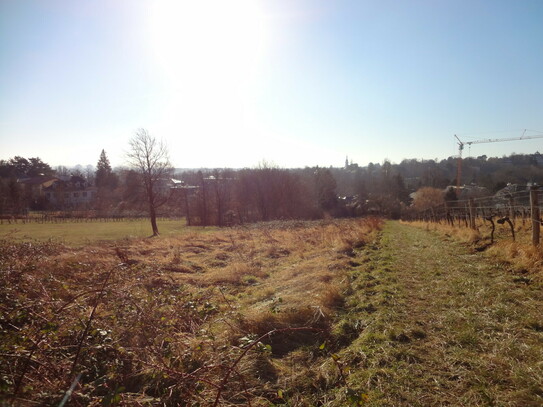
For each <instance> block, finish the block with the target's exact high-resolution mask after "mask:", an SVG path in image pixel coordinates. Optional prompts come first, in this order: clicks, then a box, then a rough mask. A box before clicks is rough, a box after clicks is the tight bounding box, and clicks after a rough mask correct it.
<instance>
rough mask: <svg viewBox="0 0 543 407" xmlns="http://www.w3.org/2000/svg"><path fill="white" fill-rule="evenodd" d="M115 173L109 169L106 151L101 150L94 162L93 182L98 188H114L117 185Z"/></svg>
mask: <svg viewBox="0 0 543 407" xmlns="http://www.w3.org/2000/svg"><path fill="white" fill-rule="evenodd" d="M117 183H118V180H117V175H116V174H115V173H114V172H113V171H112V170H111V165H110V164H109V159H108V158H107V155H106V152H105V151H104V150H102V152H101V153H100V159H99V160H98V164H96V174H95V184H96V186H97V187H98V188H104V187H105V188H109V189H114V188H116V187H117Z"/></svg>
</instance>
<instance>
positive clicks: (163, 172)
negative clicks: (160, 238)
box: [127, 129, 173, 236]
mask: <svg viewBox="0 0 543 407" xmlns="http://www.w3.org/2000/svg"><path fill="white" fill-rule="evenodd" d="M127 157H128V162H129V164H130V166H131V167H133V168H134V169H135V170H136V171H137V172H138V173H139V175H140V177H141V182H142V184H143V187H144V191H145V196H146V199H147V204H148V208H149V209H148V210H149V218H150V220H151V227H152V228H153V236H157V235H158V234H159V233H158V227H157V223H156V213H157V209H158V208H159V207H160V206H162V205H164V204H165V203H166V202H167V200H168V198H169V192H170V191H169V188H168V185H167V181H168V180H169V178H171V174H172V171H173V168H172V166H171V165H170V161H169V158H168V149H167V147H166V145H165V144H164V143H163V142H162V141H157V140H156V139H155V138H154V137H152V136H151V135H150V134H149V132H148V131H147V130H145V129H138V130H137V131H136V134H135V135H134V137H132V139H130V151H129V152H128V153H127Z"/></svg>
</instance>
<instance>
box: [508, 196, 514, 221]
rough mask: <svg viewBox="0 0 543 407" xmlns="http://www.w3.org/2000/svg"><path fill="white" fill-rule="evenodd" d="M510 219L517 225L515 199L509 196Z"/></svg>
mask: <svg viewBox="0 0 543 407" xmlns="http://www.w3.org/2000/svg"><path fill="white" fill-rule="evenodd" d="M509 219H511V221H512V222H513V223H515V197H514V196H513V195H509Z"/></svg>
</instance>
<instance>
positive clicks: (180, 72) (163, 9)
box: [148, 0, 266, 137]
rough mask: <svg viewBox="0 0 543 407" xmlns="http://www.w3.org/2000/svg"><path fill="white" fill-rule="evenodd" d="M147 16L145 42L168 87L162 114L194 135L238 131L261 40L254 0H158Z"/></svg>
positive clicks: (258, 11)
mask: <svg viewBox="0 0 543 407" xmlns="http://www.w3.org/2000/svg"><path fill="white" fill-rule="evenodd" d="M148 16H149V31H148V39H149V44H148V46H149V48H150V50H151V53H152V55H153V58H154V61H155V64H157V68H158V70H159V71H160V75H161V77H162V80H163V85H162V86H163V87H164V88H165V89H166V90H167V92H166V96H165V99H167V102H166V103H165V106H166V108H165V111H164V112H163V120H166V121H168V122H169V125H170V126H175V124H174V122H175V123H177V124H178V125H182V126H183V131H190V132H191V133H192V134H194V135H196V136H197V135H198V134H200V135H202V136H203V135H204V134H209V133H212V132H215V133H216V132H218V131H221V132H222V133H223V134H224V132H225V131H226V132H228V131H229V129H230V131H232V132H238V134H240V133H243V130H242V129H240V128H239V123H240V122H243V121H244V119H247V106H248V105H250V103H248V100H250V99H251V98H252V96H253V95H252V90H251V89H252V86H253V85H254V82H255V77H256V76H257V71H258V65H259V61H260V59H261V58H260V57H261V55H262V52H263V48H264V44H265V42H266V20H265V18H264V15H263V12H262V10H261V9H260V8H259V2H257V1H256V0H228V1H225V0H198V1H185V0H163V1H161V0H158V1H156V2H152V3H151V6H150V10H149V15H148ZM180 123H181V124H180ZM175 127H177V126H175ZM225 136H226V135H225ZM238 137H239V136H238Z"/></svg>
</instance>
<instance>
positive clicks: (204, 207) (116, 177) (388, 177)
mask: <svg viewBox="0 0 543 407" xmlns="http://www.w3.org/2000/svg"><path fill="white" fill-rule="evenodd" d="M126 158H127V163H128V165H127V166H126V167H124V168H117V169H113V168H112V167H111V165H110V162H109V159H108V157H107V154H106V152H105V151H104V150H102V152H101V154H100V157H99V158H98V161H97V164H96V167H95V168H89V167H87V168H86V169H84V171H82V170H83V168H82V167H79V168H75V169H73V171H70V170H68V169H66V168H65V167H57V168H56V169H53V168H51V167H50V166H49V165H48V164H46V163H44V162H43V161H42V160H41V159H39V158H29V159H26V158H23V157H14V158H12V159H9V160H1V161H0V212H1V213H2V214H6V213H11V214H13V213H15V214H17V213H22V212H23V211H24V210H26V209H34V210H62V209H66V208H62V207H59V205H60V204H59V202H57V203H56V206H55V205H52V204H51V202H48V201H47V200H46V199H44V198H43V197H39V199H36V196H35V195H34V196H33V192H32V191H31V188H27V185H25V184H24V183H21V179H29V178H33V177H48V176H49V177H53V176H59V177H61V178H63V179H70V177H75V178H72V180H73V179H76V180H79V179H81V180H84V181H85V187H89V188H91V189H92V191H91V193H92V194H93V199H92V200H89V201H88V202H85V209H88V210H92V211H94V212H95V213H96V214H97V215H100V216H107V215H108V214H109V215H114V216H125V215H128V214H131V213H132V214H133V213H137V214H141V213H146V214H147V215H148V216H149V218H150V220H151V225H152V230H153V234H158V227H157V225H156V217H157V216H168V215H169V216H171V215H174V216H184V217H186V218H187V222H188V224H189V225H202V226H208V225H217V226H225V225H232V224H237V223H247V222H258V221H269V220H277V219H318V218H323V217H326V216H330V217H347V216H363V215H366V214H379V215H383V216H388V217H393V218H398V217H400V216H401V214H402V213H403V212H404V211H405V210H406V209H407V208H408V207H409V206H410V205H411V204H412V200H411V198H410V194H411V193H412V192H414V191H417V190H420V189H421V188H428V187H431V188H434V189H440V190H441V189H444V188H445V187H446V186H448V185H454V184H455V183H456V179H455V176H456V165H457V163H456V158H454V157H449V158H448V159H446V160H442V161H437V160H421V161H419V160H403V161H402V162H401V163H399V164H392V163H391V162H390V161H388V160H385V161H384V162H383V163H379V164H374V163H370V164H369V165H368V166H366V167H361V166H358V165H357V164H353V163H349V162H348V161H347V160H346V162H345V165H344V166H342V167H329V168H322V167H306V168H298V169H285V168H279V167H277V166H274V165H271V164H269V163H265V162H264V163H261V164H260V165H258V166H257V167H256V168H244V169H210V170H204V169H202V170H194V171H184V172H182V173H176V172H175V170H174V168H173V166H172V165H171V163H170V160H169V156H168V149H167V148H166V146H165V145H164V144H163V143H162V142H160V141H159V140H157V139H156V138H155V137H153V136H152V135H150V134H149V132H147V131H146V130H145V129H140V130H138V131H137V132H136V133H135V135H134V136H133V137H132V139H131V140H130V142H129V152H128V153H127V157H126ZM463 174H464V175H465V179H466V181H468V182H470V183H477V184H479V185H482V186H486V187H487V188H488V189H489V191H496V190H497V189H499V188H501V187H502V186H504V185H506V183H525V182H528V181H532V182H537V183H541V182H543V158H542V157H541V155H540V154H539V153H536V154H532V155H512V156H509V157H502V158H488V157H486V156H481V157H477V158H467V159H465V160H464V164H463ZM81 184H83V183H81ZM78 185H79V183H78ZM79 187H80V188H81V186H79ZM426 191H427V190H426ZM34 192H35V191H34ZM434 195H435V197H434V198H429V199H430V200H440V199H443V197H439V196H438V194H434ZM421 196H426V198H427V199H428V194H426V193H425V194H422V195H421ZM445 199H446V198H445Z"/></svg>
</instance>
